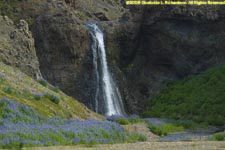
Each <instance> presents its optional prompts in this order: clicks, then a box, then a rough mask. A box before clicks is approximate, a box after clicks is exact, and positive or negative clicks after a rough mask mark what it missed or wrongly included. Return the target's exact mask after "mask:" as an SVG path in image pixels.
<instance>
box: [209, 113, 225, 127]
mask: <svg viewBox="0 0 225 150" xmlns="http://www.w3.org/2000/svg"><path fill="white" fill-rule="evenodd" d="M206 121H207V123H209V124H210V125H216V126H223V125H224V119H223V117H221V116H213V115H210V116H208V117H207V118H206Z"/></svg>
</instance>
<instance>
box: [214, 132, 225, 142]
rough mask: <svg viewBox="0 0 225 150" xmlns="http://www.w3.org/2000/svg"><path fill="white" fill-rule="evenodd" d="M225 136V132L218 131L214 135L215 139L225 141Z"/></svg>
mask: <svg viewBox="0 0 225 150" xmlns="http://www.w3.org/2000/svg"><path fill="white" fill-rule="evenodd" d="M224 138H225V133H216V134H214V135H213V140H216V141H223V140H224Z"/></svg>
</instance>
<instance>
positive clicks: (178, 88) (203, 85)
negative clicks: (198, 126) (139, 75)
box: [143, 65, 225, 126]
mask: <svg viewBox="0 0 225 150" xmlns="http://www.w3.org/2000/svg"><path fill="white" fill-rule="evenodd" d="M224 99H225V65H221V66H217V67H214V68H212V69H209V70H208V71H206V72H204V73H202V74H200V75H196V76H190V77H187V78H185V79H183V80H181V81H178V82H174V83H173V84H170V85H168V86H167V87H166V88H165V89H163V90H162V91H161V92H160V93H159V94H157V95H155V96H154V97H153V98H152V99H150V100H148V102H147V104H148V106H149V107H148V109H147V110H146V111H144V113H143V115H144V116H146V117H147V116H150V117H162V118H173V119H187V120H193V121H195V122H198V123H201V122H206V123H208V124H210V125H217V126H221V125H224V120H225V109H224V106H225V101H224Z"/></svg>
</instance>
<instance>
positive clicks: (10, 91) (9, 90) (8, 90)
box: [4, 86, 13, 94]
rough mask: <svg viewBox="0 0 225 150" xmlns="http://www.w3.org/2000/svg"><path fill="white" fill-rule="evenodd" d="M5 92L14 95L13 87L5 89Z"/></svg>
mask: <svg viewBox="0 0 225 150" xmlns="http://www.w3.org/2000/svg"><path fill="white" fill-rule="evenodd" d="M4 92H5V93H7V94H12V93H13V89H12V87H11V86H8V87H6V88H5V89H4Z"/></svg>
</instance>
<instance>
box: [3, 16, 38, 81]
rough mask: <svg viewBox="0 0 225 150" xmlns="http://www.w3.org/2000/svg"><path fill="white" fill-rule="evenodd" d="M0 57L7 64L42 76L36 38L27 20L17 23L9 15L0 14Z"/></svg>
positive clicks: (34, 75)
mask: <svg viewBox="0 0 225 150" xmlns="http://www.w3.org/2000/svg"><path fill="white" fill-rule="evenodd" d="M0 33H1V36H0V59H1V61H3V62H4V63H5V64H8V65H11V66H14V67H17V68H20V69H21V70H22V71H23V72H25V73H26V74H28V75H30V76H32V77H34V78H37V77H39V76H40V71H39V62H38V58H37V56H36V51H35V47H34V39H33V37H32V34H31V32H30V31H29V28H28V24H27V22H26V21H25V20H20V21H19V23H18V24H17V25H14V23H13V21H12V20H10V19H9V18H8V17H6V16H5V17H2V16H0Z"/></svg>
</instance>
